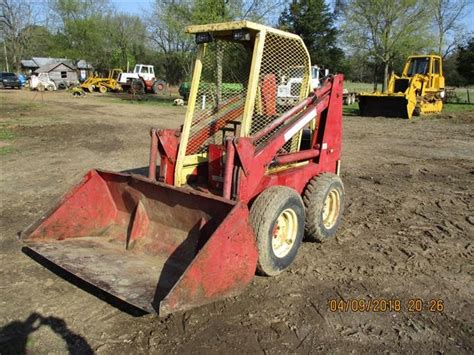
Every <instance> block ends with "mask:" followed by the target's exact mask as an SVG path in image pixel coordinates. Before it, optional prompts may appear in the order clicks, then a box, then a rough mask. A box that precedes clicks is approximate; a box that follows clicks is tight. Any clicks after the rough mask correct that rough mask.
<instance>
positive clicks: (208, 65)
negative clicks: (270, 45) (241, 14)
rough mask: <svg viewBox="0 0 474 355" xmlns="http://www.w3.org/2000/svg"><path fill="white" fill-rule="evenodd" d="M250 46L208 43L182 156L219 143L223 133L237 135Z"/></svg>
mask: <svg viewBox="0 0 474 355" xmlns="http://www.w3.org/2000/svg"><path fill="white" fill-rule="evenodd" d="M252 50H253V48H252V46H251V45H250V44H247V43H241V42H230V41H226V40H223V39H216V40H215V41H213V42H211V43H208V44H207V45H206V49H205V52H204V56H203V59H202V73H201V78H200V81H199V87H198V91H197V97H196V105H195V109H194V114H193V118H192V123H191V129H190V134H189V141H188V146H187V149H186V155H190V154H197V153H203V152H206V150H207V146H208V145H209V144H221V143H222V142H223V141H224V139H225V134H226V131H227V130H228V131H230V132H231V134H233V135H237V134H238V133H237V132H236V130H238V129H239V128H240V122H241V121H242V115H243V112H244V105H245V97H246V94H247V84H248V78H249V71H250V65H251V61H252Z"/></svg>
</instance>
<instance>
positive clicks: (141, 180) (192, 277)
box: [20, 170, 257, 316]
mask: <svg viewBox="0 0 474 355" xmlns="http://www.w3.org/2000/svg"><path fill="white" fill-rule="evenodd" d="M248 214H249V211H248V208H247V205H246V204H243V203H239V202H234V201H230V200H226V199H224V198H220V197H215V196H211V195H208V194H204V193H200V192H196V191H191V190H189V189H185V188H177V187H173V186H169V185H165V184H161V183H158V182H154V181H151V180H148V179H147V178H145V177H142V176H138V175H129V174H120V173H112V172H107V171H99V170H92V171H90V172H88V173H87V174H86V176H85V177H84V178H83V180H82V181H81V182H80V183H79V184H78V185H76V186H75V187H74V188H73V189H72V190H71V191H70V192H69V193H67V194H66V195H65V196H63V197H62V198H61V199H60V201H59V202H58V203H57V205H56V206H55V207H54V208H53V209H52V210H51V211H50V212H48V213H47V214H46V215H45V216H43V217H42V218H41V219H40V220H39V221H38V222H37V223H35V224H33V225H32V226H30V227H29V228H28V229H27V230H26V231H25V232H23V233H21V235H20V238H21V240H22V241H23V242H24V243H25V244H26V247H27V248H29V249H31V250H33V251H34V252H35V253H37V254H39V255H41V256H42V257H43V258H45V259H47V260H49V261H51V262H52V263H54V264H56V265H58V266H59V267H61V268H62V269H64V270H66V271H68V272H70V273H72V274H73V275H75V276H77V277H79V278H80V279H83V280H84V281H86V282H88V283H90V284H92V285H94V286H96V287H97V288H99V289H102V290H104V291H106V292H108V293H110V294H112V295H114V296H115V297H118V298H119V299H121V300H123V301H125V302H127V303H130V304H132V305H134V306H136V307H139V308H141V309H143V310H145V311H147V312H156V313H158V314H159V315H160V316H164V315H166V314H168V313H171V312H175V311H178V310H186V309H190V308H193V307H196V306H199V305H203V304H206V303H210V302H213V301H215V300H218V299H221V298H224V297H228V296H233V295H237V294H239V293H240V292H242V290H243V289H244V288H245V287H246V286H247V285H248V284H249V282H250V281H251V280H252V278H253V276H254V274H255V269H256V264H257V248H256V244H255V237H254V234H253V230H252V228H251V227H250V225H249V222H248Z"/></svg>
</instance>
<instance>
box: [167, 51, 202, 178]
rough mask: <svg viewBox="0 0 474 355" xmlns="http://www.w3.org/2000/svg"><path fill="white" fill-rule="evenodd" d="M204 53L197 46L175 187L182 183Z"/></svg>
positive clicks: (177, 160)
mask: <svg viewBox="0 0 474 355" xmlns="http://www.w3.org/2000/svg"><path fill="white" fill-rule="evenodd" d="M205 51H206V44H203V45H201V46H199V49H198V53H197V56H196V61H195V64H194V70H193V80H192V82H191V90H190V93H189V99H188V109H187V111H186V116H185V118H184V125H183V130H182V133H181V139H180V144H179V149H178V157H177V159H176V166H175V171H174V184H175V186H181V185H182V184H183V181H182V180H181V178H182V174H181V171H182V169H183V165H184V158H185V157H186V148H187V146H188V140H189V132H190V130H191V124H192V120H193V115H194V109H195V106H196V99H197V93H198V89H199V80H200V78H201V72H202V59H203V57H204V54H205Z"/></svg>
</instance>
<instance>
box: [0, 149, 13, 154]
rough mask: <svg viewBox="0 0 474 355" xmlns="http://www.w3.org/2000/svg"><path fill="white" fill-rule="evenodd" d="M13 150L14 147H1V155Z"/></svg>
mask: <svg viewBox="0 0 474 355" xmlns="http://www.w3.org/2000/svg"><path fill="white" fill-rule="evenodd" d="M11 152H13V148H12V147H0V156H1V155H7V154H9V153H11Z"/></svg>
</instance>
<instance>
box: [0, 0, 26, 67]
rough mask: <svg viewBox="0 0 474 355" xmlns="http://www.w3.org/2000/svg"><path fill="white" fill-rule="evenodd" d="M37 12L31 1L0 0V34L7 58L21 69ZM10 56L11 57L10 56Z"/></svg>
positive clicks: (13, 65)
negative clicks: (35, 12)
mask: <svg viewBox="0 0 474 355" xmlns="http://www.w3.org/2000/svg"><path fill="white" fill-rule="evenodd" d="M34 23H35V14H34V9H33V5H32V2H31V1H28V0H0V36H1V40H2V41H3V43H4V49H5V52H6V54H5V60H6V61H7V63H8V59H10V60H11V63H12V67H13V68H15V70H16V71H20V68H21V63H20V61H21V58H22V55H23V53H24V51H25V48H26V47H27V46H28V42H29V40H30V37H31V29H32V26H31V25H33V24H34ZM8 57H9V58H8Z"/></svg>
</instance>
